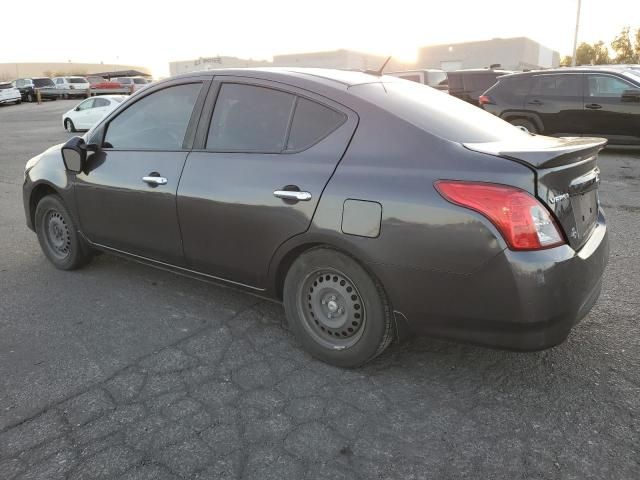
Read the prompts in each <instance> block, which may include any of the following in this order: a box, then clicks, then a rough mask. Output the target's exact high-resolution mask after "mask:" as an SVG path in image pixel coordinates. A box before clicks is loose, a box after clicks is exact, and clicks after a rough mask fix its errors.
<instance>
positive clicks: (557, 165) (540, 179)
mask: <svg viewBox="0 0 640 480" xmlns="http://www.w3.org/2000/svg"><path fill="white" fill-rule="evenodd" d="M606 143H607V141H606V140H605V139H602V138H583V137H581V138H552V137H544V136H531V137H530V138H529V139H527V140H525V141H524V142H522V141H517V142H516V141H505V142H487V143H467V144H465V145H464V146H465V147H466V148H468V149H470V150H474V151H476V152H481V153H487V154H490V155H496V156H499V157H504V158H508V159H510V160H514V161H516V162H519V163H522V164H524V165H527V166H529V167H530V168H532V169H533V170H534V171H535V173H536V195H537V197H538V199H539V200H540V201H541V202H542V203H544V204H545V205H546V206H547V207H548V208H549V210H551V211H552V212H553V214H554V215H555V217H556V219H557V221H558V223H559V225H560V227H561V228H562V229H563V231H564V233H565V236H566V238H567V241H568V242H569V245H570V246H571V247H572V248H573V249H575V250H578V249H579V248H580V247H582V245H584V243H585V242H586V241H587V239H588V238H589V236H590V235H591V233H592V232H593V230H594V228H595V226H596V224H597V220H598V209H599V199H598V187H599V185H600V170H599V168H598V166H597V159H598V152H599V151H600V150H602V148H604V146H605V145H606Z"/></svg>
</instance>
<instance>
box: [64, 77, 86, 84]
mask: <svg viewBox="0 0 640 480" xmlns="http://www.w3.org/2000/svg"><path fill="white" fill-rule="evenodd" d="M67 81H68V82H69V83H87V79H86V78H67Z"/></svg>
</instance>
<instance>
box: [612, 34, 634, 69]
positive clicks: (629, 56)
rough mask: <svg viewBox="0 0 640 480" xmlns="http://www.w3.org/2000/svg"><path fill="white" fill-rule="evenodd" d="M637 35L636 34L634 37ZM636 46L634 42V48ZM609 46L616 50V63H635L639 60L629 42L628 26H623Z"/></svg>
mask: <svg viewBox="0 0 640 480" xmlns="http://www.w3.org/2000/svg"><path fill="white" fill-rule="evenodd" d="M637 36H638V35H637V34H636V39H637ZM637 47H638V44H637V42H636V49H637ZM611 48H612V49H613V51H614V52H616V58H615V62H616V63H637V62H638V61H639V59H638V57H637V56H636V52H635V51H634V48H633V44H632V43H631V35H630V34H629V27H624V28H623V29H622V31H621V32H620V33H619V34H618V36H617V37H616V38H614V40H613V42H611Z"/></svg>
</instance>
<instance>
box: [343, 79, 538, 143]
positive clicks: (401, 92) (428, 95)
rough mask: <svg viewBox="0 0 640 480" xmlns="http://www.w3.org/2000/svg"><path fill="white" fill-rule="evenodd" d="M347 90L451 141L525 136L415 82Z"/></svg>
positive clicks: (464, 141) (488, 140)
mask: <svg viewBox="0 0 640 480" xmlns="http://www.w3.org/2000/svg"><path fill="white" fill-rule="evenodd" d="M349 91H350V92H352V93H353V94H354V95H356V96H358V97H360V98H362V99H364V100H366V101H368V102H371V103H373V104H375V105H378V106H379V107H381V108H383V109H384V110H387V111H388V112H390V113H392V114H394V115H395V116H397V117H400V118H402V119H404V120H406V121H407V122H409V123H411V124H413V125H415V126H416V127H418V128H421V129H423V130H425V131H427V132H429V133H431V134H433V135H436V136H438V137H440V138H444V139H446V140H450V141H452V142H458V143H482V142H494V141H498V140H507V139H509V138H524V137H526V136H528V134H526V133H525V132H523V131H522V130H520V129H519V128H516V127H514V126H512V125H510V124H509V123H507V122H505V121H504V120H501V119H499V118H498V117H496V116H495V115H492V114H490V113H488V112H485V111H484V110H481V109H480V108H478V107H475V106H473V105H471V104H469V103H467V102H465V101H462V100H459V99H457V98H455V97H452V96H451V95H447V94H446V93H444V92H441V91H439V90H435V89H433V88H429V87H426V86H424V85H420V84H418V83H413V82H390V83H384V84H383V83H370V84H364V85H356V86H352V87H351V88H350V89H349Z"/></svg>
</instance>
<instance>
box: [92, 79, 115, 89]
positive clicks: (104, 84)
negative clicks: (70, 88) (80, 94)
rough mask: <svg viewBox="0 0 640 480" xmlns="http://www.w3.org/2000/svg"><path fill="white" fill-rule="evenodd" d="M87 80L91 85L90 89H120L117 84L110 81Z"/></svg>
mask: <svg viewBox="0 0 640 480" xmlns="http://www.w3.org/2000/svg"><path fill="white" fill-rule="evenodd" d="M87 80H88V81H89V83H90V84H91V89H92V90H93V89H96V90H97V89H102V88H122V85H121V84H120V83H118V82H112V81H110V80H105V79H104V78H102V77H87Z"/></svg>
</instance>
